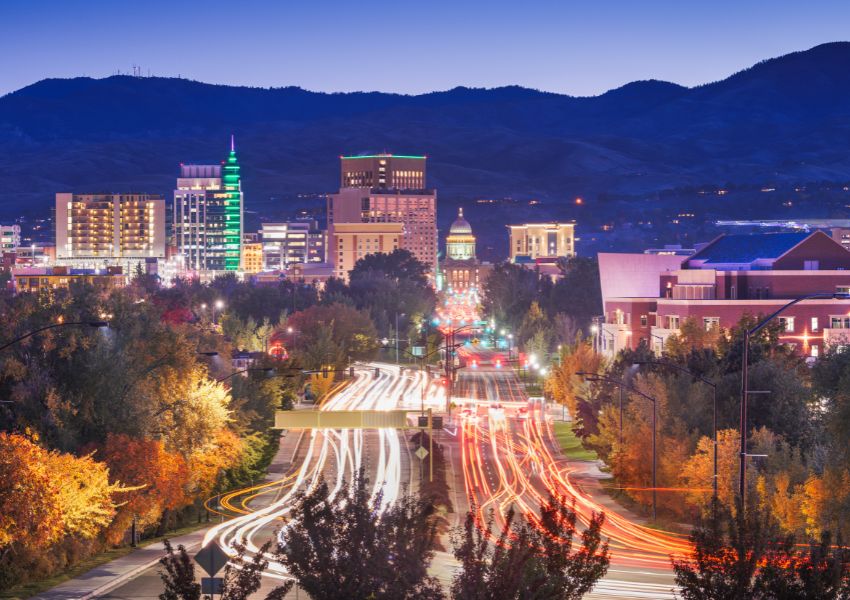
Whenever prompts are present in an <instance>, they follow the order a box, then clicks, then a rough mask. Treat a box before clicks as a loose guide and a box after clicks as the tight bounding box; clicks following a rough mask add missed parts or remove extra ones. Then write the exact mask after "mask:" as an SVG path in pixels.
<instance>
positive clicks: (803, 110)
mask: <svg viewBox="0 0 850 600" xmlns="http://www.w3.org/2000/svg"><path fill="white" fill-rule="evenodd" d="M231 132H233V133H235V134H236V139H237V147H238V150H239V155H240V160H241V162H242V164H243V166H244V168H243V174H244V187H245V191H246V205H247V206H248V208H249V209H250V208H256V209H258V210H261V211H263V212H270V213H275V214H270V215H269V216H273V217H279V216H281V215H284V214H286V213H287V212H288V211H291V210H292V209H294V208H296V207H297V206H298V201H297V200H295V199H294V198H295V196H296V195H298V194H315V193H321V192H327V191H332V190H333V189H335V187H336V186H337V185H338V181H337V180H338V163H337V161H338V159H337V157H338V156H339V155H340V154H343V153H345V154H348V153H358V152H362V151H380V150H387V151H391V152H398V153H414V152H415V153H424V154H427V155H428V156H429V157H430V160H429V180H430V184H431V185H433V186H434V187H437V188H438V189H439V192H440V198H441V202H442V203H444V204H448V205H453V204H456V203H460V202H467V203H468V202H469V201H470V200H472V199H475V198H491V197H492V198H503V197H513V198H519V199H522V198H526V199H528V198H534V199H539V200H542V204H541V205H540V206H542V207H544V208H542V209H539V208H535V209H534V210H538V211H540V210H542V211H543V212H540V213H539V214H540V215H541V216H544V215H545V216H546V217H547V218H575V217H578V218H581V219H585V220H604V219H607V218H609V217H610V214H611V213H612V212H616V214H618V215H620V214H621V213H622V210H623V207H622V206H619V205H618V206H615V205H613V204H611V203H610V202H608V201H607V200H606V198H610V197H612V196H618V195H619V196H623V195H627V196H633V197H641V196H646V197H653V196H654V195H655V194H657V193H658V192H659V191H661V190H667V189H671V188H681V187H684V186H694V185H705V184H711V183H716V184H725V183H727V182H732V183H741V184H744V183H756V184H761V183H783V182H797V181H822V180H827V181H848V180H850V153H848V151H847V150H848V148H850V43H847V42H836V43H830V44H824V45H821V46H817V47H815V48H812V49H810V50H807V51H803V52H795V53H792V54H788V55H785V56H782V57H779V58H774V59H770V60H766V61H763V62H761V63H758V64H756V65H754V66H753V67H751V68H749V69H745V70H743V71H741V72H739V73H736V74H734V75H732V76H731V77H728V78H727V79H724V80H722V81H717V82H714V83H709V84H706V85H702V86H699V87H695V88H685V87H682V86H679V85H676V84H672V83H667V82H662V81H655V80H650V81H639V82H633V83H630V84H627V85H624V86H622V87H620V88H617V89H614V90H611V91H609V92H606V93H604V94H602V95H600V96H595V97H571V96H565V95H560V94H554V93H549V92H542V91H538V90H531V89H526V88H522V87H517V86H509V87H501V88H495V89H476V88H465V87H459V88H454V89H451V90H447V91H441V92H432V93H428V94H422V95H417V96H410V95H402V94H388V93H381V92H356V93H333V94H329V93H317V92H310V91H306V90H303V89H300V88H297V87H285V88H274V89H264V88H249V87H231V86H223V85H210V84H205V83H200V82H196V81H190V80H185V79H169V78H157V77H151V78H134V77H129V76H113V77H108V78H104V79H91V78H84V77H80V78H74V79H47V80H44V81H40V82H38V83H35V84H33V85H30V86H27V87H25V88H23V89H21V90H18V91H16V92H13V93H10V94H7V95H6V96H4V97H2V98H0V156H2V157H3V158H4V159H5V160H4V161H3V162H4V167H5V169H6V178H5V185H4V186H3V187H2V189H0V207H2V214H0V217H3V215H6V216H5V217H3V218H4V220H8V219H9V217H11V216H14V215H16V214H19V213H20V212H21V211H24V210H27V209H29V210H39V211H43V212H45V213H46V211H47V209H48V208H49V206H51V204H52V198H53V194H54V193H55V192H57V191H93V190H116V191H120V190H129V189H134V190H145V191H151V192H157V193H162V194H165V195H166V196H169V195H170V193H171V189H172V188H173V185H174V178H175V175H176V169H177V165H178V163H180V162H188V161H218V160H220V159H222V158H223V157H224V155H225V150H226V145H227V140H228V136H229V134H230V133H231ZM576 196H582V197H585V198H588V199H589V200H590V201H594V202H596V203H595V204H594V208H593V211H592V212H587V213H581V212H579V211H578V209H577V208H576V207H575V205H574V203H573V199H574V198H575V197H576ZM272 197H273V198H275V200H269V199H270V198H272ZM597 200H598V201H597ZM717 208H718V210H721V211H727V212H728V211H731V212H735V211H736V210H739V211H740V210H743V209H744V208H745V207H739V206H731V207H722V206H719V207H717ZM636 209H637V208H636ZM523 210H525V209H523ZM585 210H589V209H585ZM452 212H453V210H452V209H449V210H444V211H441V221H443V220H446V219H449V218H450V217H451V213H452ZM526 212H527V211H526ZM524 215H525V213H523V212H522V211H519V212H518V211H512V212H511V218H520V217H523V216H524ZM473 216H474V215H473ZM723 216H725V217H728V218H733V217H736V216H738V215H737V214H725V213H724V214H723ZM493 218H495V217H493Z"/></svg>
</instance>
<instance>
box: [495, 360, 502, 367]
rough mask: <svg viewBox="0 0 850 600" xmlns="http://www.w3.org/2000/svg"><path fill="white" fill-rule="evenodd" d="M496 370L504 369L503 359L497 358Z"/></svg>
mask: <svg viewBox="0 0 850 600" xmlns="http://www.w3.org/2000/svg"><path fill="white" fill-rule="evenodd" d="M496 368H497V369H501V368H502V359H501V358H497V359H496Z"/></svg>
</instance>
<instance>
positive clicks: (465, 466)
mask: <svg viewBox="0 0 850 600" xmlns="http://www.w3.org/2000/svg"><path fill="white" fill-rule="evenodd" d="M472 361H473V356H472V355H469V356H467V361H466V362H467V365H471V364H473V362H472ZM475 364H477V365H478V366H477V367H475V368H467V369H465V370H464V371H462V373H463V374H462V375H461V376H460V377H459V378H458V385H457V386H456V388H455V402H456V403H459V404H461V405H462V408H461V413H460V414H461V423H460V431H461V435H460V442H459V443H460V446H461V451H460V453H459V457H460V467H461V469H462V470H463V474H464V476H463V481H464V485H465V495H466V497H467V498H469V499H470V501H471V503H472V504H474V505H475V506H476V507H477V510H478V511H480V512H481V517H482V521H485V522H486V517H487V516H489V515H491V514H492V515H493V516H494V518H495V526H496V527H499V526H500V525H501V524H502V523H503V522H504V519H503V516H504V515H505V513H506V512H507V510H508V509H509V508H511V507H513V508H514V509H515V510H516V511H517V512H519V513H521V514H530V515H534V514H535V513H536V512H537V511H538V509H539V506H540V504H541V503H543V502H545V501H546V500H547V499H548V497H549V495H550V494H553V495H557V496H566V497H567V498H568V500H570V501H572V500H574V501H575V510H576V513H577V515H578V519H579V521H580V522H582V523H584V524H587V523H588V522H589V521H590V518H591V517H592V515H593V514H594V513H595V512H605V516H606V520H605V524H604V526H603V535H604V536H605V537H607V538H608V539H609V541H610V548H611V554H612V564H611V568H610V570H609V573H608V576H607V577H606V578H605V579H604V580H603V581H602V582H600V583H599V585H597V587H596V589H595V590H594V592H593V594H592V595H591V596H590V597H591V598H672V597H673V594H672V591H671V590H672V587H673V578H672V573H671V570H670V562H669V556H670V555H671V554H682V553H686V552H688V550H689V544H688V542H687V540H686V539H685V538H683V537H682V536H678V535H673V534H669V533H665V532H662V531H658V530H655V529H651V528H648V527H646V526H643V525H641V524H639V523H637V522H636V520H637V519H636V518H635V517H634V515H630V514H629V513H627V511H625V510H624V509H622V508H620V507H619V506H617V505H616V504H615V503H613V502H612V501H611V500H610V498H608V497H607V496H606V495H604V493H602V491H601V488H600V486H599V485H598V480H597V478H596V477H595V475H596V474H597V473H598V468H597V466H596V465H595V464H593V463H588V462H584V461H568V460H566V459H565V458H563V457H562V456H561V454H560V453H559V451H558V450H557V443H556V442H555V440H554V438H553V435H552V429H551V416H550V414H549V411H547V410H546V408H545V406H544V405H542V404H538V403H529V401H528V397H527V396H526V394H525V392H524V389H523V387H522V386H521V385H520V383H519V381H518V379H517V377H516V376H515V374H514V373H513V372H512V371H508V370H505V369H502V368H497V367H496V366H495V361H493V360H492V359H491V357H490V356H488V353H477V354H476V355H475Z"/></svg>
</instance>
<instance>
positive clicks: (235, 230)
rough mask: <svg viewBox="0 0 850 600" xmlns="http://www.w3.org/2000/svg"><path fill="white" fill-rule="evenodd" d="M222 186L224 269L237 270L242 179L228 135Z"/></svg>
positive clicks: (240, 262) (234, 147)
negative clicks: (228, 141) (223, 193)
mask: <svg viewBox="0 0 850 600" xmlns="http://www.w3.org/2000/svg"><path fill="white" fill-rule="evenodd" d="M221 180H222V187H223V188H224V192H225V196H224V218H225V222H224V244H225V252H224V270H225V271H238V270H239V269H241V268H242V229H243V225H242V179H241V177H240V175H239V162H238V161H237V160H236V145H235V143H234V139H233V136H232V135H231V136H230V154H229V155H228V156H227V160H226V161H224V165H222V168H221Z"/></svg>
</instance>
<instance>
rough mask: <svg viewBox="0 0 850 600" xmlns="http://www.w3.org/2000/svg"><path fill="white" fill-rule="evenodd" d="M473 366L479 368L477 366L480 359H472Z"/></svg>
mask: <svg viewBox="0 0 850 600" xmlns="http://www.w3.org/2000/svg"><path fill="white" fill-rule="evenodd" d="M472 368H473V369H477V368H478V361H477V360H473V361H472Z"/></svg>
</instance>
